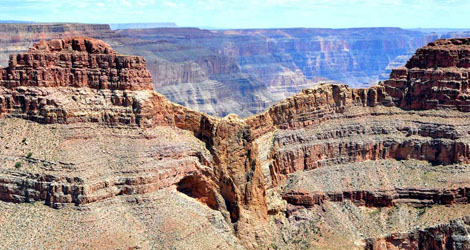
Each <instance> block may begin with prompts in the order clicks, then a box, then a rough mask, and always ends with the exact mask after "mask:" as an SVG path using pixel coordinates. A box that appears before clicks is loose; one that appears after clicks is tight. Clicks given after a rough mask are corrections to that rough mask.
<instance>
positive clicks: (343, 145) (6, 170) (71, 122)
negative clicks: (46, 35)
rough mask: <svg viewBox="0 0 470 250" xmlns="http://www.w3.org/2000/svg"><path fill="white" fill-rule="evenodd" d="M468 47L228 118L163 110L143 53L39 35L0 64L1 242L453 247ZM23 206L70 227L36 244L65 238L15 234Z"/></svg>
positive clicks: (469, 131) (462, 241) (469, 193)
mask: <svg viewBox="0 0 470 250" xmlns="http://www.w3.org/2000/svg"><path fill="white" fill-rule="evenodd" d="M469 43H470V42H469V41H468V39H451V40H438V41H436V42H433V43H430V44H429V45H428V46H426V47H424V48H422V49H420V50H419V51H418V52H417V54H416V55H415V56H414V57H412V59H410V61H409V62H408V63H407V64H406V66H405V67H404V68H399V69H396V70H394V71H393V72H392V73H391V79H390V80H387V81H385V82H383V83H381V84H378V85H376V86H373V87H370V88H367V89H351V88H349V87H348V86H346V85H342V84H337V85H329V84H320V85H318V86H315V87H313V88H310V89H306V90H303V91H302V92H301V93H299V94H298V95H296V96H293V97H290V98H287V99H286V100H284V101H281V102H279V103H278V104H276V105H274V106H272V107H271V108H269V109H267V110H266V111H264V112H262V113H260V114H258V115H255V116H251V117H248V118H246V119H240V118H239V117H238V116H236V115H228V116H226V117H224V118H217V117H213V116H210V115H206V114H203V113H200V112H197V111H193V110H191V109H188V108H186V107H183V106H180V105H178V104H174V103H171V102H169V101H168V100H167V99H166V98H165V97H163V96H162V95H161V94H158V93H156V92H154V91H153V90H152V81H151V79H150V73H149V71H148V70H147V69H146V61H145V60H144V59H143V58H141V57H137V56H122V55H119V54H118V53H116V52H114V50H113V49H112V48H111V47H110V46H109V45H107V44H106V43H104V42H102V41H99V40H95V39H91V38H83V37H77V38H72V39H62V40H52V41H49V42H39V43H37V44H35V45H34V46H33V47H32V48H31V49H30V51H29V52H27V53H25V54H22V55H16V56H12V57H11V58H10V63H9V65H10V66H9V67H8V68H5V69H1V70H0V72H1V73H0V76H1V77H0V93H1V95H0V115H1V116H2V118H1V120H0V136H1V139H2V140H1V142H0V147H1V151H0V155H1V159H0V161H1V162H2V167H1V168H0V200H2V202H0V205H1V206H0V208H1V209H2V210H0V211H1V212H2V213H1V215H0V221H1V222H2V224H12V223H20V225H19V226H18V227H15V226H10V227H8V228H6V230H2V231H0V238H1V239H5V240H4V242H5V244H6V245H7V246H9V247H14V246H20V247H22V248H34V247H37V245H36V244H39V246H40V247H44V248H48V247H50V248H68V247H71V246H72V245H74V246H78V247H80V248H146V249H152V248H153V249H158V248H164V249H167V248H172V247H177V248H194V249H200V248H208V249H217V248H222V249H234V248H235V249H236V248H240V249H243V248H245V249H260V248H261V249H269V248H272V249H276V248H281V249H299V248H330V249H331V248H340V249H345V248H347V249H364V248H373V249H389V248H392V249H393V247H392V245H393V246H395V247H396V246H402V247H404V246H405V245H409V246H418V248H419V246H423V247H422V248H421V249H434V248H433V247H437V246H446V247H447V246H448V245H449V246H451V245H452V246H454V247H455V248H456V249H465V246H468V231H465V230H462V228H466V226H465V225H463V224H462V223H460V222H458V223H457V224H458V226H455V222H452V220H454V221H455V220H459V218H464V217H465V216H468V215H469V214H468V211H470V210H469V209H470V204H468V203H469V199H470V181H469V180H470V172H469V170H468V166H467V164H469V162H470V140H469V138H470V136H469V135H470V126H469V125H468V120H469V118H470V113H469V112H468V111H469V110H468V109H467V108H466V107H467V99H466V98H467V97H466V96H467V86H468V82H467V81H468V80H467V78H466V77H465V74H466V73H465V72H466V70H467V67H468V66H467V60H469V59H468V58H469V57H470V53H467V52H468V51H469V47H468V46H467V44H469ZM443 61H445V62H443ZM214 70H216V69H214ZM217 70H218V69H217ZM420 72H427V73H426V74H422V73H420ZM440 72H450V73H445V74H441V73H440ZM427 76H432V77H436V78H431V79H430V78H428V77H427ZM451 93H452V94H451ZM430 100H431V101H432V103H433V105H431V106H429V105H428V103H429V101H430ZM12 203H14V204H16V205H14V204H12ZM24 203H32V205H31V206H30V207H28V205H27V204H24ZM39 203H42V204H45V205H47V206H43V205H40V204H39ZM33 205H34V206H33ZM50 207H52V208H50ZM54 208H62V209H60V210H57V209H54ZM23 210H26V211H31V214H38V215H40V216H46V217H47V218H56V219H55V220H54V221H56V220H57V218H79V219H77V220H78V221H73V222H70V221H68V220H63V221H64V222H63V223H60V224H59V225H57V230H59V231H57V230H55V231H54V232H55V233H54V235H52V236H50V237H59V238H61V237H64V234H62V233H61V232H68V233H67V236H68V238H71V240H70V241H66V240H65V241H62V240H59V241H53V240H44V239H43V237H46V238H47V237H49V236H43V235H44V234H43V233H39V235H41V237H39V238H38V237H36V236H34V235H35V234H33V233H32V232H31V231H30V230H23V231H24V232H23V233H20V232H22V230H21V228H23V227H26V226H25V223H26V222H24V221H23V220H22V216H24V213H22V212H21V211H23ZM28 218H29V217H28ZM123 218H124V220H120V219H123ZM49 220H50V219H47V220H44V221H38V220H37V218H35V216H32V217H31V219H30V220H28V221H32V222H31V223H33V224H34V226H35V227H39V228H49V227H48V226H46V225H47V223H48V222H49ZM193 220H194V224H191V223H188V222H190V221H193ZM117 221H119V222H117ZM463 221H466V219H463ZM459 223H460V224H459ZM438 224H442V225H449V226H437V225H438ZM467 224H468V223H467ZM86 227H91V228H94V229H95V232H96V233H95V234H88V233H82V232H81V230H80V229H82V228H86ZM108 227H109V228H112V230H111V231H107V230H105V229H106V228H108ZM128 228H132V229H134V230H135V232H141V233H124V232H125V231H129V230H128ZM435 228H438V229H437V230H436V229H435ZM125 229H126V230H125ZM420 230H424V232H432V233H431V234H432V235H436V237H428V236H429V234H427V233H424V234H422V233H421V232H422V231H420ZM426 230H427V231H426ZM56 231H57V232H56ZM131 232H134V231H132V230H131ZM202 232H207V234H205V233H202ZM11 234H15V235H16V237H14V238H12V237H10V236H9V235H11ZM397 234H400V235H402V236H401V238H399V239H400V240H399V241H397V239H398V238H397V237H395V235H397ZM112 235H115V236H116V237H114V236H112ZM439 235H443V236H442V237H444V238H445V239H446V240H443V241H439V242H437V241H436V239H437V238H438V237H440V236H439ZM83 237H87V238H90V241H88V242H86V241H83V240H81V239H83ZM456 237H457V238H459V237H460V238H459V239H458V240H456V239H457V238H456ZM28 238H31V239H32V240H31V241H34V242H36V244H32V243H31V241H28V240H27V239H28ZM209 238H211V240H208V239H209ZM450 238H452V240H448V239H450ZM98 239H101V240H98ZM179 240H180V241H179ZM397 242H398V243H397ZM394 243H397V244H398V245H394ZM400 244H401V245H400ZM439 244H440V245H439ZM459 247H460V248H459ZM412 249H413V248H412ZM437 249H439V248H437Z"/></svg>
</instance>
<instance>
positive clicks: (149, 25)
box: [109, 23, 178, 30]
mask: <svg viewBox="0 0 470 250" xmlns="http://www.w3.org/2000/svg"><path fill="white" fill-rule="evenodd" d="M109 26H110V27H111V29H113V30H123V29H151V28H175V27H178V25H176V23H112V24H109Z"/></svg>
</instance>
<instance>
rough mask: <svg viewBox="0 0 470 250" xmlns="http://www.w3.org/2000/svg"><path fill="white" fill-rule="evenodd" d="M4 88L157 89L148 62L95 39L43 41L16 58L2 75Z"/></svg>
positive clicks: (11, 58)
mask: <svg viewBox="0 0 470 250" xmlns="http://www.w3.org/2000/svg"><path fill="white" fill-rule="evenodd" d="M0 86H3V87H6V88H15V87H19V86H36V87H89V88H94V89H111V90H114V89H116V90H127V89H128V90H152V89H153V87H152V77H151V75H150V73H149V71H148V70H147V69H146V68H145V59H143V58H142V57H138V56H122V55H118V54H116V53H115V52H114V51H113V49H112V48H111V47H110V46H109V45H108V44H105V43H104V42H102V41H100V40H96V39H92V38H72V39H64V40H52V41H50V42H45V41H41V42H39V43H37V44H35V45H34V46H33V48H31V49H30V50H29V52H27V53H25V54H21V55H16V56H14V55H12V56H11V57H10V62H9V67H8V68H6V69H3V70H1V71H0Z"/></svg>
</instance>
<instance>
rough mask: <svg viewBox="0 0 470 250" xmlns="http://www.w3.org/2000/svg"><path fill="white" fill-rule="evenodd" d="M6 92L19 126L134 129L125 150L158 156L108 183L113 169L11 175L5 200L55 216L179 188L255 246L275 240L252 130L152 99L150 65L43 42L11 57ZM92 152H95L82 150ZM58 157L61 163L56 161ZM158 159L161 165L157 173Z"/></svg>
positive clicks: (73, 43)
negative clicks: (66, 209) (35, 204)
mask: <svg viewBox="0 0 470 250" xmlns="http://www.w3.org/2000/svg"><path fill="white" fill-rule="evenodd" d="M38 75H41V77H37V76H38ZM0 83H1V91H2V97H1V102H0V104H1V106H0V110H1V111H2V115H4V116H7V117H9V118H6V119H7V120H8V119H13V118H18V117H19V118H25V119H28V120H33V121H36V122H39V123H46V124H52V125H51V126H58V127H59V128H63V127H64V128H67V127H68V126H72V127H73V126H79V127H78V128H77V130H76V132H78V131H80V124H86V123H91V124H95V125H97V126H98V128H96V129H97V130H98V131H103V132H104V128H99V126H104V127H111V128H114V127H116V128H121V129H129V128H134V129H135V130H136V131H135V132H137V135H134V136H132V135H131V136H129V137H126V136H123V137H121V139H119V140H118V141H119V143H118V145H119V144H127V145H130V144H132V142H131V141H134V142H133V143H135V145H134V146H132V147H135V149H140V150H144V152H148V153H150V155H147V154H144V155H143V156H141V157H142V159H144V160H140V161H141V162H140V164H139V165H142V164H143V163H144V162H146V161H149V162H148V164H150V165H148V166H147V167H146V168H147V169H138V170H134V169H133V168H135V167H134V166H132V165H133V163H132V162H128V163H116V162H114V163H110V165H109V166H110V167H111V168H116V167H118V166H119V167H118V168H120V169H122V170H121V171H122V172H120V173H119V174H117V173H116V175H110V176H109V175H108V174H106V173H107V171H108V170H106V169H102V170H101V169H100V168H99V171H98V174H97V175H92V176H89V175H83V174H77V175H76V176H75V177H70V176H68V175H62V174H61V173H62V172H61V171H54V170H50V172H49V173H43V172H42V171H39V173H34V174H26V175H23V176H21V177H12V176H11V172H9V170H7V171H6V172H5V176H4V178H2V179H1V181H0V183H1V184H0V190H1V192H0V193H1V194H0V199H2V200H4V201H12V202H25V201H26V202H28V201H35V200H42V201H45V203H46V204H48V205H50V206H52V207H63V206H65V205H67V204H69V203H70V204H75V205H78V206H80V205H85V204H89V203H94V202H98V201H102V200H105V199H109V198H112V197H115V196H121V195H131V194H132V195H137V194H146V193H151V192H156V191H158V190H161V189H166V188H171V187H176V188H177V189H178V188H179V190H180V191H184V193H186V194H188V195H190V196H192V197H194V198H197V199H199V200H200V201H202V202H203V203H205V204H207V205H208V206H209V207H210V208H212V209H218V210H220V211H221V212H222V213H224V216H226V217H225V218H226V220H227V221H226V223H229V224H230V225H231V226H232V230H234V232H235V234H236V235H238V236H239V239H240V240H241V241H242V242H244V243H243V244H246V246H247V247H249V248H255V247H256V246H257V245H258V244H263V242H267V241H268V240H269V233H268V232H267V230H266V225H267V206H266V201H265V185H264V179H263V176H262V173H261V170H260V166H259V162H258V158H257V147H256V144H253V143H252V141H251V130H250V127H249V126H248V125H247V124H246V123H245V122H244V121H243V120H240V119H239V118H237V117H236V116H228V117H227V118H224V119H218V118H214V117H211V116H208V115H205V114H202V113H198V112H195V111H192V110H189V109H187V108H184V107H182V106H179V105H176V104H173V103H170V102H169V101H167V100H166V98H165V97H163V96H162V95H160V94H157V93H155V92H153V91H152V82H151V76H150V74H149V72H148V71H147V70H146V68H145V60H144V59H143V58H141V57H135V56H122V55H119V54H117V53H115V52H114V51H113V50H112V48H111V47H110V46H109V45H107V44H106V43H104V42H102V41H99V40H95V39H90V38H72V39H64V40H52V41H50V42H40V43H38V44H35V45H34V46H33V48H32V49H31V50H30V51H29V52H28V53H26V54H24V55H18V56H12V59H11V61H10V67H8V68H6V69H3V70H2V81H1V82H0ZM10 117H11V118H10ZM56 124H62V125H56ZM95 125H92V126H95ZM70 128H71V127H70ZM153 128H164V130H168V132H167V133H169V134H171V133H172V132H175V131H178V130H185V131H189V132H190V136H187V135H185V136H176V137H180V138H181V140H182V141H183V142H178V141H174V140H169V141H167V142H165V140H163V141H162V144H163V145H158V146H155V144H156V143H157V142H158V140H157V138H158V136H166V135H165V134H164V133H165V132H163V131H164V130H163V131H154V132H151V129H153ZM39 130H41V129H39ZM46 130H48V129H47V128H46ZM139 131H140V132H139ZM66 132H67V131H66V130H64V131H63V132H62V133H66ZM81 133H83V136H84V138H89V139H86V140H88V141H90V143H96V142H93V141H92V139H91V138H93V136H92V135H91V134H90V132H87V131H86V130H84V131H81ZM139 133H149V135H147V136H141V135H138V134H139ZM111 134H113V133H112V132H111ZM115 136H120V134H119V133H117V134H115ZM60 138H61V137H58V138H57V140H59V141H58V142H57V143H59V144H64V143H65V144H72V145H74V146H71V147H70V149H73V148H74V147H75V148H79V147H80V146H79V145H77V144H75V143H74V142H71V141H70V140H72V141H77V139H71V138H66V139H65V141H60ZM152 138H154V139H155V141H153V142H152ZM172 138H173V137H172ZM86 140H85V141H86ZM194 140H196V141H194ZM191 141H193V143H194V142H200V143H203V144H204V145H205V146H203V147H199V148H198V147H197V146H194V145H193V146H189V147H188V146H187V145H186V144H187V143H190V142H191ZM129 143H130V144H129ZM196 144H197V143H196ZM146 145H148V147H149V148H148V149H146ZM6 147H9V146H6ZM191 148H192V149H191ZM90 149H92V147H91V146H90V147H89V148H84V149H83V150H85V151H87V150H90ZM110 150H111V151H113V150H114V149H110ZM66 151H67V150H66ZM104 152H109V151H107V149H106V150H105V151H104ZM77 153H78V152H77ZM82 153H84V152H82ZM88 153H91V152H88ZM109 153H110V154H113V153H111V152H109ZM84 154H85V155H86V154H87V153H84ZM106 154H107V153H106ZM127 154H130V155H132V154H140V153H139V151H135V152H133V150H130V151H129V152H127V153H125V155H119V154H118V155H115V156H114V157H112V158H110V159H109V160H111V159H113V158H116V159H122V158H127V157H129V156H130V155H127ZM51 157H52V156H51ZM57 157H58V158H59V159H60V158H62V157H63V156H62V155H58V156H53V157H52V158H54V159H55V158H57ZM106 158H108V157H105V159H106ZM17 159H18V160H20V161H18V162H21V161H25V162H26V163H27V164H39V165H40V166H41V167H40V168H47V167H48V166H53V167H52V168H53V169H54V168H58V167H60V168H67V167H71V168H74V169H79V172H81V171H87V170H86V169H88V168H90V166H89V164H88V163H83V162H79V161H72V162H71V163H67V162H65V160H63V161H59V162H57V161H44V162H43V160H42V159H33V158H31V156H26V157H25V156H23V157H21V156H18V157H17ZM138 159H139V158H138ZM151 159H156V161H157V162H159V163H158V164H152V161H151ZM93 162H94V161H92V165H94V163H93ZM11 164H12V162H11V161H10V163H9V164H7V165H10V168H11V167H14V166H13V165H11ZM115 164H117V165H115ZM134 164H136V162H135V163H134ZM160 164H162V165H160ZM144 165H145V164H144ZM158 165H160V166H158ZM162 166H165V167H162ZM17 168H20V165H17ZM127 168H129V169H127ZM13 172H14V171H13ZM33 172H35V171H33ZM129 173H131V174H129Z"/></svg>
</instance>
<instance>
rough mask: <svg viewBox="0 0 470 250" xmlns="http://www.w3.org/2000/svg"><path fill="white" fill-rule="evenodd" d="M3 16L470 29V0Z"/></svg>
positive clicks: (71, 8)
mask: <svg viewBox="0 0 470 250" xmlns="http://www.w3.org/2000/svg"><path fill="white" fill-rule="evenodd" d="M0 20H24V21H35V22H82V23H145V22H175V23H176V24H177V25H178V26H183V27H210V28H289V27H309V28H350V27H402V28H469V27H470V0H0Z"/></svg>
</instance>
